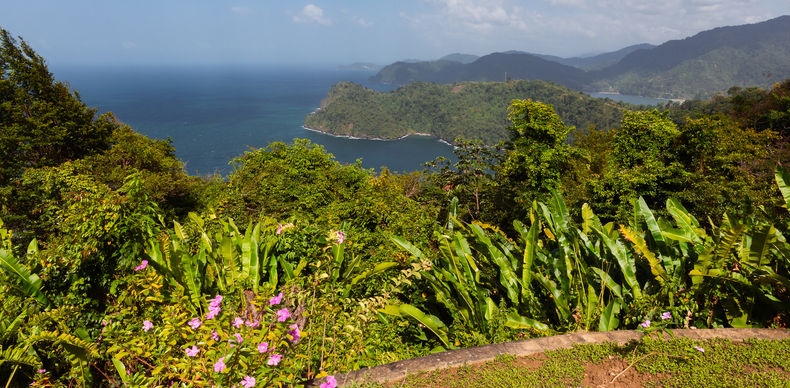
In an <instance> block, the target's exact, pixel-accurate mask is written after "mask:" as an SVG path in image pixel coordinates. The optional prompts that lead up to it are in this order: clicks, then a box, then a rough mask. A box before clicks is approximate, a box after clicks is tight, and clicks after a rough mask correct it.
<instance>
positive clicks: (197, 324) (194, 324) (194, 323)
mask: <svg viewBox="0 0 790 388" xmlns="http://www.w3.org/2000/svg"><path fill="white" fill-rule="evenodd" d="M188 324H189V327H191V328H192V330H195V329H197V328H198V327H200V325H201V322H200V319H198V318H192V320H191V321H189V323H188Z"/></svg>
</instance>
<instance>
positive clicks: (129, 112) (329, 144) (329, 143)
mask: <svg viewBox="0 0 790 388" xmlns="http://www.w3.org/2000/svg"><path fill="white" fill-rule="evenodd" d="M51 68H52V69H53V74H54V76H55V78H56V79H57V80H60V81H64V82H67V83H68V84H69V86H70V87H71V88H72V89H74V90H76V91H77V92H78V93H79V94H80V97H81V98H82V100H83V101H84V102H85V103H86V104H88V106H91V107H95V108H97V109H98V110H99V112H100V113H104V112H113V114H115V115H116V117H117V118H118V119H119V120H120V121H122V122H124V123H126V124H128V125H129V126H131V127H132V128H133V129H135V130H136V131H138V132H140V133H142V134H144V135H146V136H148V137H152V138H156V139H166V138H170V139H171V140H172V142H173V146H174V147H175V150H176V156H177V157H178V158H179V159H181V160H182V161H184V163H185V166H186V169H187V171H188V172H189V173H191V174H196V175H203V174H211V173H215V172H218V173H220V174H223V175H227V174H229V173H230V172H231V171H232V166H231V165H229V162H230V161H231V160H233V159H234V158H236V157H238V156H240V155H242V154H243V153H244V152H245V151H249V150H250V149H252V148H263V147H266V146H267V145H268V144H270V143H272V142H275V141H281V142H285V143H290V142H292V141H293V139H294V138H301V139H309V140H310V141H311V142H313V143H316V144H320V145H322V146H323V147H324V148H325V149H326V150H327V151H329V152H330V153H332V154H333V155H334V156H335V158H336V159H337V160H338V161H340V162H341V163H355V162H356V161H357V160H358V159H359V160H360V161H361V164H362V166H363V167H364V168H372V169H378V168H380V167H382V166H386V167H387V168H389V169H390V170H392V171H400V172H410V171H416V170H421V169H422V164H423V163H425V162H428V161H431V160H433V159H434V158H436V157H439V156H442V157H446V158H450V159H453V152H452V151H453V150H452V147H450V146H448V145H447V144H444V143H441V142H439V141H438V140H437V139H435V138H431V137H423V136H410V137H407V138H404V139H400V140H392V141H380V140H365V139H349V138H342V137H333V136H330V135H327V134H323V133H319V132H315V131H310V130H307V129H305V128H304V127H303V126H302V125H303V121H304V117H305V115H307V114H308V113H310V112H312V111H313V110H315V109H316V108H318V106H319V104H320V102H321V100H322V99H323V98H324V97H326V94H327V93H328V92H329V89H330V88H331V86H332V85H334V84H335V83H337V82H340V81H353V82H357V83H360V84H363V85H365V86H367V87H370V88H374V89H377V90H388V89H390V88H391V87H388V86H384V85H378V84H371V83H369V82H368V81H367V79H368V77H370V76H371V75H373V74H374V73H372V72H365V71H340V70H335V69H326V68H320V67H309V66H304V67H251V66H250V67H244V66H233V67H187V68H184V67H118V66H116V67H62V68H58V67H52V66H51Z"/></svg>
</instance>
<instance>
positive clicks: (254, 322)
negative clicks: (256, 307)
mask: <svg viewBox="0 0 790 388" xmlns="http://www.w3.org/2000/svg"><path fill="white" fill-rule="evenodd" d="M244 324H245V325H247V326H249V327H251V328H253V329H254V328H256V327H258V326H260V325H261V323H260V322H259V321H247V322H244Z"/></svg>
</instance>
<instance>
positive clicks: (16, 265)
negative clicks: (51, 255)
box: [0, 220, 52, 308]
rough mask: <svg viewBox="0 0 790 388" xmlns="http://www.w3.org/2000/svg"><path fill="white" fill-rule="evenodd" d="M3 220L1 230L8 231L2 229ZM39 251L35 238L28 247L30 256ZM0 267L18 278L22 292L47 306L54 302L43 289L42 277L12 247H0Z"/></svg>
mask: <svg viewBox="0 0 790 388" xmlns="http://www.w3.org/2000/svg"><path fill="white" fill-rule="evenodd" d="M2 225H3V221H2V220H0V231H2V232H6V233H8V232H7V231H6V230H5V229H2ZM4 245H5V244H4ZM37 253H38V243H37V242H36V240H35V239H33V240H32V241H31V242H30V244H29V245H28V248H27V254H28V256H34V255H36V254H37ZM0 268H2V269H3V270H4V271H5V272H6V273H7V274H8V275H9V276H10V277H11V278H12V279H16V280H17V283H18V284H19V286H20V288H21V290H22V292H23V293H24V294H25V295H28V296H30V297H32V298H33V299H35V300H36V301H38V302H39V303H41V305H43V306H44V307H45V308H49V307H50V306H51V305H52V304H51V303H50V301H49V299H48V298H47V296H46V295H44V292H43V291H42V284H41V278H39V276H38V275H36V274H34V273H31V272H30V270H29V269H27V267H25V266H24V265H23V264H22V263H20V262H19V260H18V259H17V258H16V257H15V256H14V254H13V253H12V252H11V250H10V247H9V248H6V247H0Z"/></svg>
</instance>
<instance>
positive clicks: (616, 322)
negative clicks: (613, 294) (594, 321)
mask: <svg viewBox="0 0 790 388" xmlns="http://www.w3.org/2000/svg"><path fill="white" fill-rule="evenodd" d="M620 307H621V302H620V300H618V299H612V300H610V301H609V304H607V305H606V307H604V309H603V312H601V319H600V320H599V321H598V331H612V330H615V329H617V327H618V326H620V318H619V315H620Z"/></svg>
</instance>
